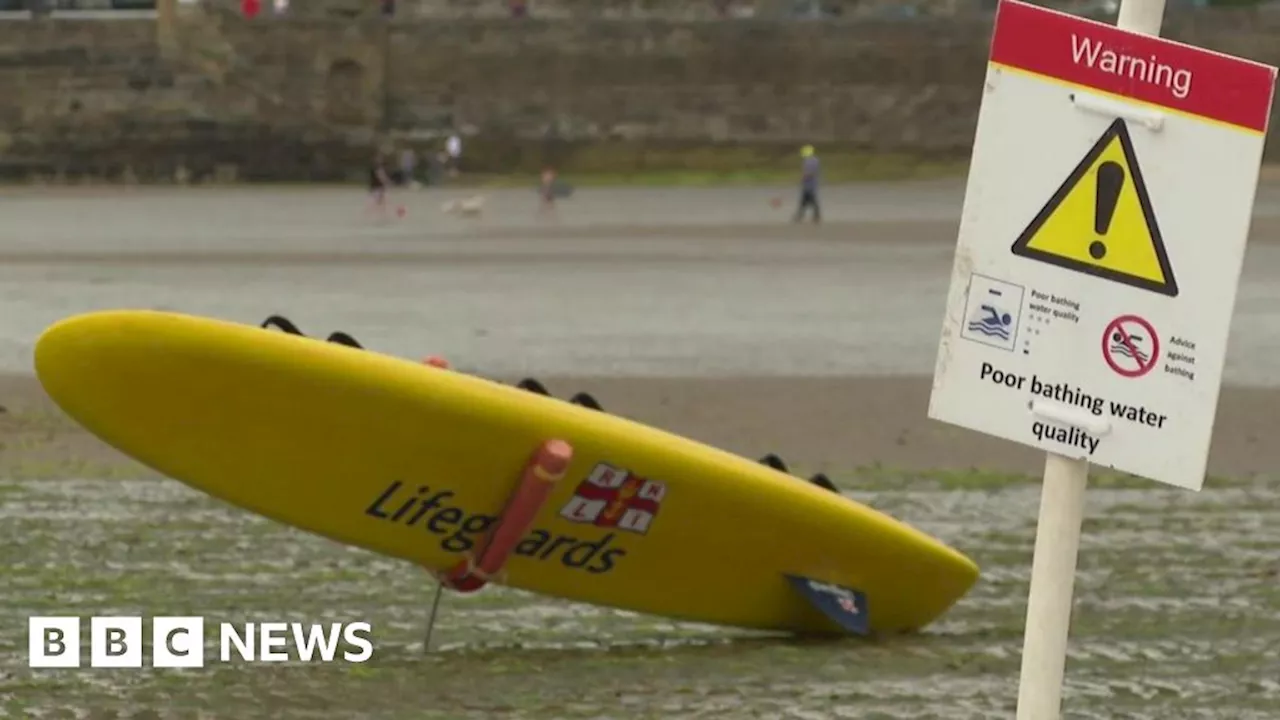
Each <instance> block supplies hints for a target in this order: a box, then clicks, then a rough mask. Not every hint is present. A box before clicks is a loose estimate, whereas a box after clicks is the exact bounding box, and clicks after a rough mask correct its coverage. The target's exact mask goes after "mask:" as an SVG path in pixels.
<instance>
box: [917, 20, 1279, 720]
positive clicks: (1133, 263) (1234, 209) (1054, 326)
mask: <svg viewBox="0 0 1280 720" xmlns="http://www.w3.org/2000/svg"><path fill="white" fill-rule="evenodd" d="M1164 7H1165V0H1123V1H1122V3H1121V5H1120V15H1119V21H1118V25H1117V26H1112V25H1108V24H1105V23H1098V22H1094V21H1090V20H1085V19H1082V18H1078V17H1074V16H1072V15H1068V14H1065V13H1061V12H1056V11H1052V10H1046V9H1043V8H1040V7H1037V6H1034V5H1029V4H1026V3H1022V2H1017V1H1016V0H1002V2H1001V3H1000V6H999V9H998V10H997V14H996V21H995V32H994V35H993V37H992V42H991V56H990V61H989V64H988V69H987V78H986V85H985V94H984V97H983V101H982V107H981V110H980V113H979V118H978V129H977V133H976V137H975V140H974V149H973V158H972V162H971V166H970V171H969V180H968V186H967V188H966V191H965V201H964V210H963V214H962V218H961V224H960V235H959V239H958V242H957V246H956V259H955V265H954V269H953V274H952V278H951V289H950V293H949V295H948V300H947V309H946V315H945V319H944V322H943V327H942V338H941V341H940V343H939V348H938V359H937V367H936V370H935V374H934V386H933V394H932V396H931V398H930V403H929V417H931V418H933V419H936V420H941V421H943V422H947V423H951V424H954V425H959V426H962V427H966V428H969V429H972V430H976V431H979V432H982V433H986V434H989V435H994V436H996V437H1001V438H1005V439H1008V440H1012V441H1014V442H1019V443H1023V444H1025V445H1030V446H1032V447H1036V448H1039V449H1042V450H1044V451H1045V452H1046V453H1047V458H1046V461H1045V472H1044V488H1043V492H1042V496H1041V505H1040V516H1039V524H1038V526H1037V532H1036V543H1035V556H1034V559H1033V561H1032V571H1031V589H1030V593H1029V597H1028V606H1027V626H1026V636H1025V640H1024V647H1023V655H1022V677H1021V684H1020V688H1019V695H1018V718H1019V720H1052V719H1054V718H1057V717H1058V715H1059V712H1060V708H1061V694H1062V680H1063V673H1064V668H1065V662H1066V648H1067V635H1068V627H1069V622H1070V615H1071V604H1072V593H1073V586H1074V580H1075V568H1076V555H1077V551H1078V549H1079V544H1080V528H1081V524H1082V521H1083V512H1084V491H1085V486H1086V484H1087V482H1088V468H1089V464H1090V463H1093V464H1097V465H1102V466H1105V467H1111V468H1115V469H1118V470H1122V471H1125V472H1130V473H1133V474H1135V475H1140V476H1143V477H1147V478H1150V479H1153V480H1156V481H1159V482H1163V483H1167V484H1170V485H1174V486H1177V487H1182V488H1186V489H1189V490H1199V489H1200V488H1201V487H1202V485H1203V483H1204V475H1205V466H1206V463H1207V460H1208V453H1209V442H1210V437H1211V434H1212V431H1213V423H1214V416H1215V413H1216V410H1217V401H1218V393H1219V390H1220V386H1221V382H1222V366H1223V362H1224V358H1225V355H1226V347H1227V336H1228V329H1229V326H1230V322H1231V315H1232V310H1233V308H1234V305H1235V296H1236V286H1237V284H1238V282H1239V277H1240V268H1241V264H1242V262H1243V259H1244V248H1245V242H1246V239H1247V236H1248V232H1249V224H1250V220H1251V217H1252V209H1253V200H1254V193H1255V191H1256V188H1257V182H1258V171H1259V168H1260V166H1261V162H1262V151H1263V141H1264V138H1265V134H1266V131H1267V124H1268V121H1269V119H1270V113H1271V102H1272V96H1273V93H1274V90H1275V83H1276V69H1275V68H1273V67H1270V66H1266V65H1261V64H1258V63H1254V62H1250V61H1247V60H1242V59H1239V58H1234V57H1230V56H1227V55H1222V54H1220V53H1215V52H1211V51H1209V50H1205V49H1202V48H1196V47H1192V46H1189V45H1183V44H1180V43H1175V42H1171V41H1168V40H1164V39H1161V38H1159V37H1158V35H1159V32H1160V26H1161V23H1162V18H1163V15H1164Z"/></svg>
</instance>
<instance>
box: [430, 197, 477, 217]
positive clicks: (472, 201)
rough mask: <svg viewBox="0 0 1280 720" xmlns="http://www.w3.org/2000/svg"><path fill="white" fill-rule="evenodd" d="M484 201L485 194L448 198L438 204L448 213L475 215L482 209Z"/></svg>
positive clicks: (464, 215)
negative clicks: (459, 198)
mask: <svg viewBox="0 0 1280 720" xmlns="http://www.w3.org/2000/svg"><path fill="white" fill-rule="evenodd" d="M484 203H485V196H483V195H472V196H471V197H466V198H462V199H461V200H448V201H446V202H444V203H443V204H442V205H441V206H440V209H441V210H443V211H444V212H445V213H446V214H448V215H461V216H463V217H477V216H478V215H480V213H481V212H483V211H484Z"/></svg>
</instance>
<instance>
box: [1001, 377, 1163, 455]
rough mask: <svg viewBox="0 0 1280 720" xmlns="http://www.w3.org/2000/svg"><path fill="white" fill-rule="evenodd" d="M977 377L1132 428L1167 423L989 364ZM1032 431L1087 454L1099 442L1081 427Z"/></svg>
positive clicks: (1040, 426) (1135, 408)
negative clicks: (1131, 425)
mask: <svg viewBox="0 0 1280 720" xmlns="http://www.w3.org/2000/svg"><path fill="white" fill-rule="evenodd" d="M978 377H979V379H982V380H989V381H990V382H991V383H992V384H994V385H1000V386H1003V387H1006V388H1009V389H1011V390H1020V391H1023V392H1027V393H1029V394H1031V395H1032V396H1034V397H1039V398H1044V399H1046V400H1052V401H1054V402H1056V403H1061V404H1062V405H1067V406H1070V407H1077V408H1081V409H1084V410H1086V411H1088V412H1089V413H1090V414H1092V415H1096V416H1099V417H1101V416H1103V415H1106V416H1108V417H1113V418H1116V419H1117V420H1124V421H1126V422H1130V423H1133V424H1135V425H1145V426H1147V427H1152V428H1156V429H1163V428H1164V426H1165V423H1167V422H1168V421H1169V416H1168V415H1165V414H1162V413H1158V412H1155V411H1154V410H1152V409H1150V408H1148V407H1145V406H1143V405H1129V404H1126V403H1122V402H1117V401H1115V400H1107V399H1106V398H1104V397H1102V396H1100V395H1097V394H1094V393H1088V392H1085V391H1084V390H1083V389H1082V388H1079V387H1076V386H1074V385H1071V384H1070V383H1065V382H1058V383H1055V382H1050V381H1048V380H1043V379H1041V378H1040V377H1039V376H1038V375H1035V374H1032V375H1031V376H1030V377H1028V376H1026V375H1019V374H1017V373H1012V372H1007V371H1004V370H1001V369H1000V368H997V367H996V366H995V365H993V364H991V363H989V362H984V363H982V369H981V371H980V372H979V373H978ZM1031 432H1032V434H1033V435H1035V437H1036V439H1037V440H1054V441H1056V442H1060V443H1064V444H1066V445H1071V446H1074V447H1078V448H1081V449H1083V450H1087V451H1088V452H1089V454H1090V455H1092V454H1093V452H1094V451H1095V450H1097V449H1098V442H1099V441H1100V438H1096V437H1093V436H1091V435H1089V434H1088V433H1087V432H1085V431H1084V430H1081V429H1080V428H1076V427H1066V426H1062V425H1059V424H1057V423H1051V422H1043V421H1036V422H1034V423H1032V425H1031Z"/></svg>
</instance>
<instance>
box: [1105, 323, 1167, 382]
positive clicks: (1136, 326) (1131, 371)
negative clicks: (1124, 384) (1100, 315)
mask: <svg viewBox="0 0 1280 720" xmlns="http://www.w3.org/2000/svg"><path fill="white" fill-rule="evenodd" d="M1159 358H1160V337H1159V336H1158V335H1156V329H1155V328H1154V327H1152V326H1151V323H1149V322H1147V321H1146V320H1143V319H1142V318H1140V317H1138V316H1137V315H1122V316H1120V317H1118V318H1116V319H1115V320H1112V321H1111V322H1109V323H1107V327H1106V329H1105V330H1103V332H1102V359H1104V360H1106V361H1107V365H1108V366H1109V367H1110V368H1111V369H1112V370H1115V371H1116V372H1117V373H1119V374H1120V375H1122V376H1124V377H1127V378H1136V377H1142V376H1143V375H1146V374H1147V373H1149V372H1151V368H1153V367H1155V366H1156V360H1158V359H1159Z"/></svg>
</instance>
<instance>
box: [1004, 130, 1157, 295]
mask: <svg viewBox="0 0 1280 720" xmlns="http://www.w3.org/2000/svg"><path fill="white" fill-rule="evenodd" d="M1012 250H1013V254H1014V255H1018V256H1020V257H1024V258H1028V259H1030V260H1039V261H1041V262H1046V263H1049V264H1050V265H1055V266H1057V267H1060V268H1063V269H1065V270H1074V271H1076V272H1081V273H1085V274H1087V275H1092V276H1094V277H1096V278H1101V279H1103V280H1109V281H1112V282H1118V283H1121V284H1124V285H1128V286H1130V287H1135V288H1140V289H1143V290H1151V291H1152V292H1158V293H1160V294H1162V295H1168V296H1170V297H1177V295H1178V282H1177V280H1175V279H1174V277H1173V267H1172V266H1171V265H1170V264H1169V256H1168V253H1167V252H1166V251H1165V247H1164V239H1163V238H1161V236H1160V228H1159V226H1158V224H1157V223H1156V216H1155V212H1154V211H1153V210H1152V208H1151V198H1150V197H1148V196H1147V186H1146V184H1145V183H1144V182H1143V180H1142V171H1141V170H1140V169H1139V168H1138V160H1137V158H1136V157H1135V156H1134V153H1133V142H1132V141H1131V140H1130V139H1129V129H1128V127H1127V126H1126V125H1125V122H1124V120H1122V119H1117V120H1116V121H1115V122H1113V123H1111V126H1110V127H1108V128H1107V131H1106V132H1104V133H1103V134H1102V137H1101V138H1099V139H1098V142H1096V143H1094V146H1093V147H1092V148H1091V149H1090V150H1089V152H1088V153H1087V154H1085V156H1084V159H1083V160H1081V161H1080V164H1079V165H1077V166H1076V168H1075V170H1072V171H1071V174H1070V175H1069V176H1068V177H1067V180H1066V182H1064V183H1062V187H1060V188H1058V191H1057V192H1056V193H1054V195H1053V197H1052V198H1050V199H1049V202H1048V203H1046V204H1045V206H1044V209H1043V210H1041V211H1040V213H1039V214H1037V215H1036V217H1035V219H1034V220H1032V221H1031V224H1030V225H1028V226H1027V229H1026V230H1024V231H1023V232H1022V235H1020V236H1019V237H1018V239H1017V240H1016V241H1014V243H1013V248H1012Z"/></svg>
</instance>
